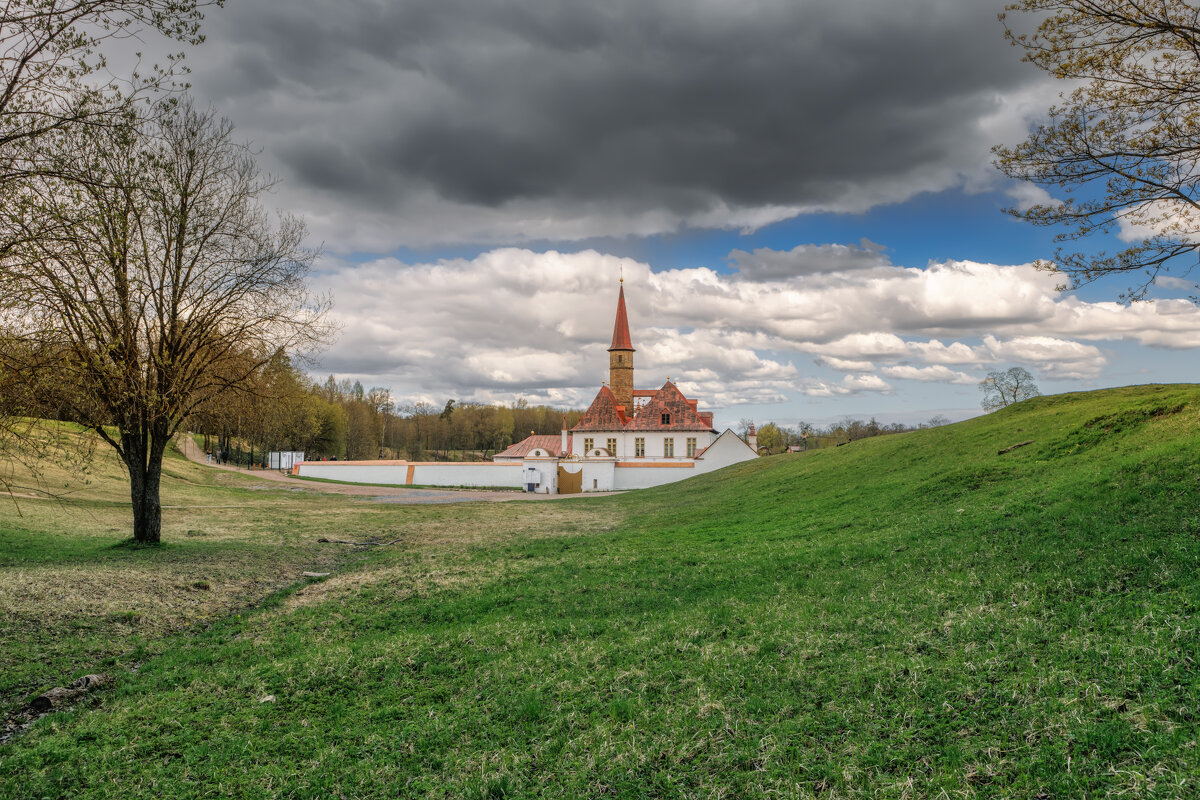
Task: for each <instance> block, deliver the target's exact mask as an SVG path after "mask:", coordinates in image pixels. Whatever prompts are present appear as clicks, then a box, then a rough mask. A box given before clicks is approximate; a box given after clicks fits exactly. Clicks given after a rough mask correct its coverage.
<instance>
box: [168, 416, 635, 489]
mask: <svg viewBox="0 0 1200 800" xmlns="http://www.w3.org/2000/svg"><path fill="white" fill-rule="evenodd" d="M175 441H176V444H177V445H178V446H179V450H180V452H181V453H183V454H184V456H186V457H187V458H188V460H189V461H194V462H195V463H197V464H203V465H204V466H206V467H209V468H211V469H223V470H228V471H230V472H240V473H242V474H243V475H249V476H251V477H253V478H258V479H259V480H263V481H270V482H272V483H283V484H287V485H288V486H289V487H292V488H296V489H303V490H304V491H306V492H321V493H323V494H342V495H349V496H352V497H373V498H375V502H377V503H397V504H400V505H421V504H424V503H470V502H483V503H504V502H507V501H509V500H561V499H565V498H568V497H579V496H580V495H556V494H550V495H547V494H526V493H525V492H489V491H484V490H480V489H408V488H405V487H403V486H365V485H356V484H348V483H321V482H318V481H306V480H302V479H300V478H295V477H293V476H291V475H289V474H287V473H285V472H280V471H279V470H273V469H242V468H241V467H235V466H231V465H229V464H210V463H209V462H208V456H207V454H205V453H203V452H201V450H200V448H199V447H198V446H197V445H196V442H195V441H193V439H192V437H190V436H187V435H185V434H181V435H180V436H178V437H176V440H175ZM597 494H614V493H613V492H590V493H589V496H592V497H595V496H596V495H597Z"/></svg>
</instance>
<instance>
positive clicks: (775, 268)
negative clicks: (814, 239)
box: [729, 239, 892, 281]
mask: <svg viewBox="0 0 1200 800" xmlns="http://www.w3.org/2000/svg"><path fill="white" fill-rule="evenodd" d="M885 249H886V248H885V247H884V246H883V245H881V244H876V243H875V242H872V241H871V240H870V239H863V240H862V241H861V242H860V243H859V244H858V245H857V246H855V245H844V244H802V245H797V246H796V247H793V248H792V249H791V250H772V249H770V248H768V247H760V248H758V249H757V250H755V251H754V252H752V253H750V252H746V251H745V250H734V251H732V252H731V253H730V254H729V263H730V265H731V266H733V267H736V268H737V271H738V276H739V277H741V278H743V279H745V280H753V281H773V280H782V279H787V278H795V277H799V276H802V275H819V274H824V273H830V272H846V271H848V270H862V269H873V268H877V267H889V266H891V263H892V262H891V260H890V259H889V258H888V257H887V256H886V255H885V254H884V250H885Z"/></svg>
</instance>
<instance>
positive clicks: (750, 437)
mask: <svg viewBox="0 0 1200 800" xmlns="http://www.w3.org/2000/svg"><path fill="white" fill-rule="evenodd" d="M746 444H748V445H750V449H751V450H753V451H754V452H755V453H757V452H758V432H757V431H755V430H754V423H753V422H751V423H750V432H749V433H747V434H746Z"/></svg>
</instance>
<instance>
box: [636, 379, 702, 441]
mask: <svg viewBox="0 0 1200 800" xmlns="http://www.w3.org/2000/svg"><path fill="white" fill-rule="evenodd" d="M664 419H666V420H667V421H666V422H665V423H664V422H663V420H664ZM627 430H634V431H710V430H712V416H711V415H708V419H707V420H706V419H705V415H703V414H700V413H699V412H698V411H696V401H695V400H688V399H687V398H686V397H684V396H683V392H681V391H679V388H678V387H677V386H676V385H675V384H673V383H671V382H670V381H667V382H666V383H664V384H663V385H662V388H661V389H659V390H658V391H657V392H655V394H654V396H653V397H651V398H650V401H649V402H647V403H646V404H645V405H644V406H642V407H641V408H639V409H638V412H637V416H635V417H634V418H633V419H632V420H630V422H629V425H628V426H627Z"/></svg>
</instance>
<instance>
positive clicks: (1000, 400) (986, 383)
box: [979, 367, 1041, 411]
mask: <svg viewBox="0 0 1200 800" xmlns="http://www.w3.org/2000/svg"><path fill="white" fill-rule="evenodd" d="M979 389H980V391H982V392H983V401H982V403H981V405H982V406H983V410H984V411H995V410H996V409H997V408H1004V407H1005V406H1009V405H1012V404H1013V403H1016V402H1017V401H1019V400H1027V399H1029V398H1030V397H1038V396H1039V395H1041V392H1039V391H1038V387H1037V384H1035V383H1034V382H1033V376H1032V375H1030V374H1029V372H1028V371H1027V370H1026V369H1024V368H1023V367H1009V368H1008V369H1007V370H1005V371H1004V372H989V373H988V376H987V377H986V378H984V379H983V380H981V381H980V382H979Z"/></svg>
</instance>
